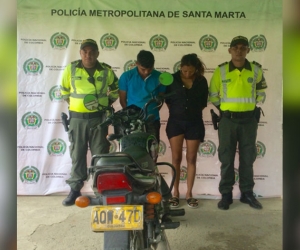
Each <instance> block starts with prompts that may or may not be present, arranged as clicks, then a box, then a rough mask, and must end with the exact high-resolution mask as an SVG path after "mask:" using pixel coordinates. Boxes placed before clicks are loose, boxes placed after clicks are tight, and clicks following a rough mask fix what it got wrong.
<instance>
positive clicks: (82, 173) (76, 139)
mask: <svg viewBox="0 0 300 250" xmlns="http://www.w3.org/2000/svg"><path fill="white" fill-rule="evenodd" d="M102 121H103V117H99V118H98V117H97V118H92V119H80V118H71V120H70V126H69V131H68V136H69V141H70V147H69V149H70V156H71V159H72V168H71V174H70V175H71V177H70V178H69V179H68V180H66V183H68V184H69V185H70V187H71V189H73V190H75V191H79V190H80V189H81V188H82V187H83V185H84V183H83V182H84V181H85V180H86V179H87V157H86V156H87V152H88V148H89V149H90V150H91V153H92V155H94V154H104V153H108V152H109V147H110V143H109V141H108V140H107V139H106V136H107V133H108V128H107V127H105V128H96V129H93V130H90V129H91V128H92V127H95V126H96V125H98V124H100V123H101V122H102Z"/></svg>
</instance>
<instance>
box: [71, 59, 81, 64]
mask: <svg viewBox="0 0 300 250" xmlns="http://www.w3.org/2000/svg"><path fill="white" fill-rule="evenodd" d="M79 62H80V60H76V61H73V62H71V64H76V65H77V64H78V63H79Z"/></svg>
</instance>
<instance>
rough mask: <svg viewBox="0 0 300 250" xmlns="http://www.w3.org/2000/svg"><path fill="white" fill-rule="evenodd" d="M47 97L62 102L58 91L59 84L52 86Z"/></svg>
mask: <svg viewBox="0 0 300 250" xmlns="http://www.w3.org/2000/svg"><path fill="white" fill-rule="evenodd" d="M49 97H50V100H51V101H52V102H63V101H64V99H63V98H62V95H61V92H60V86H58V85H56V86H54V87H52V88H51V89H50V91H49Z"/></svg>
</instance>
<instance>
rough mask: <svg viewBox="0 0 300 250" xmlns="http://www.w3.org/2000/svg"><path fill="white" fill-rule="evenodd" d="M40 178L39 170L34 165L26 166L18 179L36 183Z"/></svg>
mask: <svg viewBox="0 0 300 250" xmlns="http://www.w3.org/2000/svg"><path fill="white" fill-rule="evenodd" d="M39 178H40V171H39V170H38V169H37V168H36V167H34V166H26V167H24V168H23V169H22V170H21V172H20V179H21V181H22V182H24V183H27V184H36V183H37V182H38V180H39Z"/></svg>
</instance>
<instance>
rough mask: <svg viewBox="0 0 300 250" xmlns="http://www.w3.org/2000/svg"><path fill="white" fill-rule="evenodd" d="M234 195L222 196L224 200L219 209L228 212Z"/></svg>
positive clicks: (219, 204) (220, 202) (221, 201)
mask: <svg viewBox="0 0 300 250" xmlns="http://www.w3.org/2000/svg"><path fill="white" fill-rule="evenodd" d="M232 202H233V200H232V193H226V194H222V200H220V201H219V203H218V208H219V209H222V210H228V209H229V205H230V204H232Z"/></svg>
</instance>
